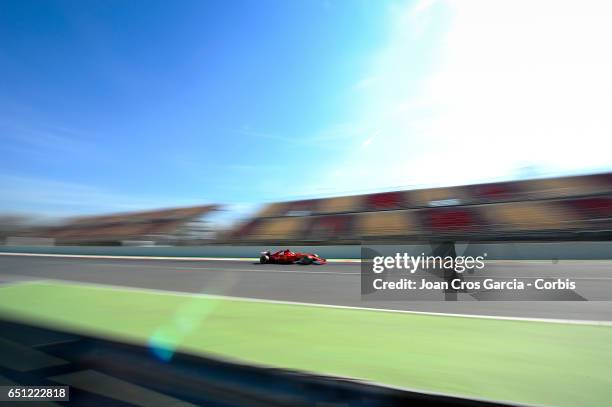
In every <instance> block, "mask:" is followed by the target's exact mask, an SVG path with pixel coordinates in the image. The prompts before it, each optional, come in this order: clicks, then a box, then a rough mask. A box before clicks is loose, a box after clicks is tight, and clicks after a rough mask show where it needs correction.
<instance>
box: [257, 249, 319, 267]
mask: <svg viewBox="0 0 612 407" xmlns="http://www.w3.org/2000/svg"><path fill="white" fill-rule="evenodd" d="M259 262H260V263H261V264H265V263H275V264H325V263H327V260H325V259H324V258H322V257H320V256H319V255H318V254H316V253H294V252H292V251H291V250H289V249H286V250H280V251H278V252H276V253H271V252H269V251H267V252H261V256H260V257H259Z"/></svg>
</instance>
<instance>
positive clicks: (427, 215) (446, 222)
mask: <svg viewBox="0 0 612 407" xmlns="http://www.w3.org/2000/svg"><path fill="white" fill-rule="evenodd" d="M418 213H419V215H420V216H421V217H422V223H423V225H425V227H426V228H428V230H429V231H430V232H435V233H444V232H459V231H465V232H469V231H476V230H478V229H480V228H482V225H483V222H482V221H481V220H480V218H479V216H478V214H477V213H476V211H475V210H474V209H473V208H469V207H461V208H459V207H453V208H432V209H423V210H419V211H418Z"/></svg>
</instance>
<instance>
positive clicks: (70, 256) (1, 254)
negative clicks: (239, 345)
mask: <svg viewBox="0 0 612 407" xmlns="http://www.w3.org/2000/svg"><path fill="white" fill-rule="evenodd" d="M0 256H28V257H67V258H78V259H122V260H179V261H202V260H209V261H210V260H215V261H258V260H259V257H257V258H255V257H173V256H169V257H168V256H115V255H105V254H101V255H97V254H54V253H17V252H0ZM327 262H328V263H361V259H327Z"/></svg>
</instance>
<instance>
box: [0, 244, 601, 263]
mask: <svg viewBox="0 0 612 407" xmlns="http://www.w3.org/2000/svg"><path fill="white" fill-rule="evenodd" d="M406 246H409V249H408V250H409V251H410V252H411V253H417V254H419V253H421V252H423V253H425V254H431V253H432V250H433V248H432V246H431V245H423V244H412V245H406ZM406 246H400V245H369V246H368V247H371V248H373V249H374V250H377V251H378V252H380V253H381V254H383V255H392V254H394V253H396V252H398V251H399V252H403V251H405V250H406V249H405V248H406ZM286 248H290V249H291V250H293V251H296V252H311V253H317V254H319V255H320V256H322V257H325V258H328V259H359V258H360V256H361V250H360V249H361V246H358V245H352V246H350V245H347V246H291V247H287V246H275V247H270V246H217V245H211V246H146V247H139V246H0V253H2V252H4V253H36V254H71V255H99V256H154V257H222V258H256V257H259V253H260V252H262V251H265V250H272V251H274V250H279V249H286ZM455 248H456V252H457V254H458V255H464V256H480V255H482V254H483V253H487V258H488V259H489V260H551V259H559V260H611V259H612V242H563V243H542V242H537V243H524V242H521V243H461V242H456V245H455Z"/></svg>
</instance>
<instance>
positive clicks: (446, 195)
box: [409, 187, 469, 206]
mask: <svg viewBox="0 0 612 407" xmlns="http://www.w3.org/2000/svg"><path fill="white" fill-rule="evenodd" d="M468 197H469V196H468V194H467V193H466V191H465V190H464V188H463V187H449V188H428V189H415V190H414V191H410V192H409V199H410V202H411V203H412V204H413V205H414V206H443V205H444V204H445V202H447V203H448V204H449V205H456V204H459V203H464V202H465V201H466V200H467V198H468Z"/></svg>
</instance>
